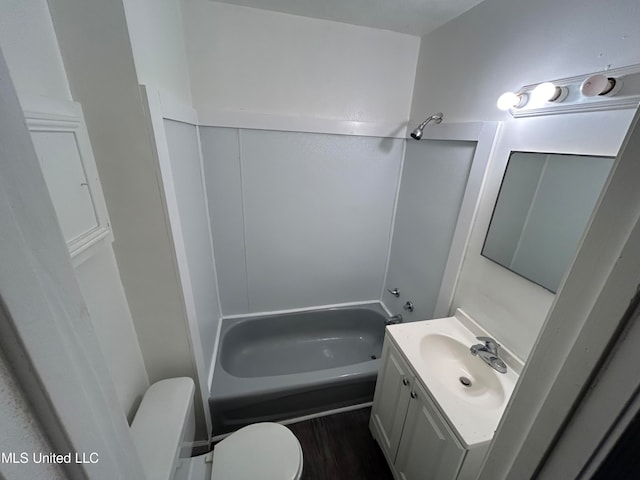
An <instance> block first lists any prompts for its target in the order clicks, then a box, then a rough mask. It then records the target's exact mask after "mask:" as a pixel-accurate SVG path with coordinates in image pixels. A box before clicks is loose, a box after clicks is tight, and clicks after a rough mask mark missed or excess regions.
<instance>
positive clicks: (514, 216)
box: [482, 151, 614, 293]
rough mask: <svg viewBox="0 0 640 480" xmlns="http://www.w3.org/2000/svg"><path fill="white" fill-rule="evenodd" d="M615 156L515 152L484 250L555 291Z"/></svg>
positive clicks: (500, 262) (494, 210) (510, 267)
mask: <svg viewBox="0 0 640 480" xmlns="http://www.w3.org/2000/svg"><path fill="white" fill-rule="evenodd" d="M613 161H614V158H613V157H600V156H586V155H568V154H559V153H537V152H518V151H512V152H511V154H510V156H509V162H508V164H507V168H506V170H505V174H504V177H503V179H502V185H501V186H500V192H499V194H498V199H497V201H496V204H495V206H494V209H493V215H492V217H491V223H490V225H489V229H488V231H487V236H486V238H485V242H484V246H483V248H482V255H483V256H484V257H486V258H488V259H490V260H492V261H494V262H496V263H498V264H499V265H502V266H503V267H505V268H508V269H509V270H511V271H512V272H514V273H516V274H518V275H520V276H522V277H524V278H526V279H528V280H531V281H532V282H535V283H537V284H538V285H541V286H542V287H544V288H546V289H547V290H550V291H551V292H554V293H555V292H556V291H557V289H558V286H559V284H560V280H561V279H562V277H563V275H564V274H565V272H566V271H567V269H568V267H569V264H570V262H571V260H572V259H573V257H574V256H575V253H576V251H577V249H578V243H579V241H580V238H581V237H582V234H583V233H584V231H585V228H586V226H587V222H588V221H589V217H590V216H591V213H592V212H593V209H594V207H595V204H596V202H597V200H598V197H599V195H600V192H601V191H602V189H603V187H604V184H605V182H606V179H607V176H608V175H609V172H610V170H611V167H612V165H613Z"/></svg>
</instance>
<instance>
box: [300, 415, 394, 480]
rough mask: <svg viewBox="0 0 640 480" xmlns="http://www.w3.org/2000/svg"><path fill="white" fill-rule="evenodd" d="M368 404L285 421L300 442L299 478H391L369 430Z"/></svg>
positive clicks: (347, 479)
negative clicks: (300, 469) (348, 409)
mask: <svg viewBox="0 0 640 480" xmlns="http://www.w3.org/2000/svg"><path fill="white" fill-rule="evenodd" d="M370 413H371V409H370V408H363V409H359V410H353V411H351V412H345V413H338V414H335V415H330V416H327V417H321V418H314V419H312V420H306V421H304V422H299V423H294V424H291V425H288V427H289V428H290V429H291V430H292V431H293V433H294V434H295V435H296V437H298V440H299V441H300V444H301V445H302V454H303V458H304V470H303V473H302V480H341V479H344V480H360V479H362V480H393V476H392V475H391V472H390V471H389V467H388V466H387V462H386V460H385V459H384V456H383V455H382V451H381V450H380V447H379V446H378V444H377V443H376V441H375V440H374V439H373V437H372V436H371V433H370V432H369V415H370Z"/></svg>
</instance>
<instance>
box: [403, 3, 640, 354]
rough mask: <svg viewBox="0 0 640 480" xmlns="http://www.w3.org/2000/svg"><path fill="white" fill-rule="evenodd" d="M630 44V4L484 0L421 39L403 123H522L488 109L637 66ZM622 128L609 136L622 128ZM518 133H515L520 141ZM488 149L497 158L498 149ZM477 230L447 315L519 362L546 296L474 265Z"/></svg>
mask: <svg viewBox="0 0 640 480" xmlns="http://www.w3.org/2000/svg"><path fill="white" fill-rule="evenodd" d="M639 40H640V4H638V2H637V1H635V0H621V1H620V2H616V3H615V5H614V4H612V3H606V2H598V1H597V0H587V1H580V0H562V1H559V2H558V1H551V0H543V1H539V2H528V1H526V0H515V1H514V0H485V1H484V2H482V3H480V4H479V5H477V6H476V7H474V8H473V9H471V10H469V11H468V12H466V13H464V14H463V15H461V16H460V17H458V18H456V19H454V20H452V21H451V22H449V23H447V24H445V25H444V26H442V27H440V28H439V29H437V30H435V31H434V32H432V33H430V34H428V35H426V36H425V37H423V38H422V42H421V48H420V57H419V61H418V68H417V74H416V83H415V94H414V98H413V103H412V117H420V116H423V115H424V112H432V111H442V112H443V113H444V114H445V118H446V119H447V120H448V121H473V120H504V121H507V122H508V123H517V122H523V120H522V119H518V120H514V119H512V118H511V117H510V115H509V114H508V113H506V112H501V111H499V110H498V109H497V108H496V106H495V102H496V100H497V98H498V96H499V95H500V94H501V93H503V92H505V91H509V90H511V91H513V90H517V89H518V88H520V87H521V86H523V85H527V84H531V83H536V82H540V81H545V80H553V79H555V78H562V77H567V76H572V75H580V74H584V73H589V72H592V71H598V70H601V69H603V68H605V67H606V66H607V65H611V66H612V67H617V66H623V65H627V64H633V63H640V50H638V49H637V48H635V45H637V43H638V41H639ZM564 119H565V120H567V117H566V116H565V117H564ZM547 123H548V122H547V120H546V119H544V118H543V119H540V120H538V121H537V122H536V121H532V122H529V123H528V124H527V125H529V126H530V127H529V128H534V129H535V128H538V126H543V125H545V124H547ZM623 125H624V121H622V122H621V123H619V124H618V128H621V129H624V128H626V127H624V126H623ZM526 134H527V132H526V131H521V132H520V135H521V136H522V138H523V139H524V138H526ZM623 134H624V131H621V132H620V135H619V137H620V138H621V137H622V135H623ZM596 135H599V134H596ZM503 138H504V137H503ZM617 141H618V142H619V139H618V140H617ZM498 142H500V140H499V141H498ZM615 142H616V140H611V143H610V144H608V148H606V150H607V151H608V152H609V154H611V152H613V154H615V149H616V148H617V146H616V145H615ZM554 143H555V142H554ZM574 143H575V142H574ZM521 144H522V145H524V144H526V142H524V141H523V142H521ZM618 145H619V143H618ZM496 147H497V149H500V143H498V144H497V145H496ZM580 147H581V146H580V145H576V148H578V149H580ZM523 148H525V147H523ZM564 148H565V150H570V149H569V148H568V147H567V146H566V145H565V147H564ZM525 149H527V150H530V148H525ZM584 153H587V154H588V153H593V152H584ZM501 155H503V156H504V155H508V152H506V153H505V152H503V153H501ZM503 160H505V159H502V158H501V159H496V158H494V159H493V161H498V162H503ZM505 164H506V160H505V161H504V163H501V167H498V168H495V166H494V167H493V170H491V171H490V172H489V176H490V178H489V181H491V182H493V181H494V180H496V178H498V179H499V178H501V177H502V174H503V172H504V165H505ZM496 194H497V190H495V191H492V193H491V194H490V195H496ZM482 201H483V202H485V203H487V204H490V205H488V206H487V208H488V209H489V210H488V211H489V217H490V211H491V208H492V206H493V202H494V201H495V196H494V197H493V198H492V199H489V200H487V199H483V200H482ZM477 225H478V222H476V226H475V227H474V233H473V235H475V236H476V241H477V242H478V244H477V245H476V247H477V248H476V247H471V246H470V249H469V251H468V252H467V256H466V258H465V265H464V266H463V271H462V274H461V277H460V282H459V284H458V287H457V291H456V297H455V298H456V301H455V302H454V307H455V306H461V307H462V308H464V307H465V305H466V306H467V309H468V311H469V313H470V314H471V315H472V316H475V317H478V320H479V321H480V322H481V323H483V326H484V327H485V328H487V329H488V330H489V331H490V332H492V333H493V334H495V335H496V336H497V337H499V339H500V340H502V341H503V343H504V344H505V345H506V346H508V347H510V348H512V350H514V352H515V353H517V354H518V355H520V356H522V357H523V358H526V357H527V355H528V353H529V351H530V349H531V347H532V346H533V342H534V341H535V338H536V336H537V333H538V331H539V329H540V326H541V325H542V322H543V321H544V318H545V317H546V314H547V312H548V309H549V306H550V304H551V301H552V299H553V296H551V295H549V294H548V293H547V292H544V290H542V289H541V288H540V287H538V286H536V285H534V284H532V283H531V282H528V281H526V280H523V279H522V278H519V277H518V276H517V275H515V274H512V273H511V272H507V271H506V270H505V269H503V268H501V267H499V266H497V265H494V266H493V267H492V266H490V265H488V264H484V263H483V262H485V261H486V262H487V263H490V262H488V261H487V260H486V259H483V258H482V257H481V256H480V248H481V245H482V239H484V233H485V232H486V227H487V226H488V219H487V223H486V224H485V225H484V227H482V228H484V229H485V230H484V231H483V232H479V231H478V228H479V227H478V226H477ZM472 241H473V237H472ZM470 265H474V268H478V269H477V270H476V271H475V273H474V274H472V275H471V276H469V275H466V273H468V272H469V268H470ZM504 272H506V273H504Z"/></svg>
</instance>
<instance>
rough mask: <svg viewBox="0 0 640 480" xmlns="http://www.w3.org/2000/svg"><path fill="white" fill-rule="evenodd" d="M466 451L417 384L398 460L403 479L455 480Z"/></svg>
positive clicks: (397, 468)
mask: <svg viewBox="0 0 640 480" xmlns="http://www.w3.org/2000/svg"><path fill="white" fill-rule="evenodd" d="M464 454H465V450H464V449H463V448H462V446H461V445H460V443H459V442H458V440H457V438H456V437H455V436H454V434H453V432H451V430H450V429H449V427H448V426H447V425H446V423H445V421H444V419H443V418H442V417H441V416H440V414H439V413H438V411H437V409H436V407H435V406H434V405H433V404H432V403H431V399H430V398H429V396H428V395H427V393H426V392H425V391H424V389H423V388H422V387H421V386H420V384H419V383H418V382H415V384H414V386H413V388H412V391H411V401H410V402H409V410H408V412H407V418H406V420H405V423H404V431H403V433H402V440H401V442H400V446H399V448H398V455H397V457H396V465H395V467H396V470H397V472H398V476H399V477H400V478H401V479H402V480H454V479H455V478H456V475H457V473H458V470H459V469H460V465H461V463H462V460H463V458H464Z"/></svg>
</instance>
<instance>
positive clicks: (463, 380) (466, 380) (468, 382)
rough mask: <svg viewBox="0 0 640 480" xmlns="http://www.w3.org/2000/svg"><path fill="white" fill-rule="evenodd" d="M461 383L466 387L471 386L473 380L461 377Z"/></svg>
mask: <svg viewBox="0 0 640 480" xmlns="http://www.w3.org/2000/svg"><path fill="white" fill-rule="evenodd" d="M460 383H461V384H462V385H464V386H465V387H470V386H471V380H469V379H468V378H467V377H460Z"/></svg>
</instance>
